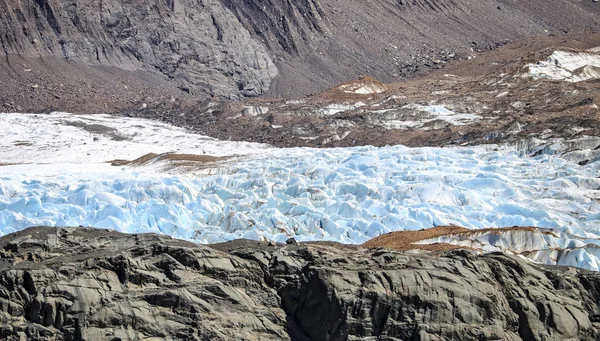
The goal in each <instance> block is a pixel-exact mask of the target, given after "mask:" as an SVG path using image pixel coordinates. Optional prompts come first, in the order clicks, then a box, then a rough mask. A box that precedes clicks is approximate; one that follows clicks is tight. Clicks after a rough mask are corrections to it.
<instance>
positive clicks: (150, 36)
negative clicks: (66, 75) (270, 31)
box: [0, 0, 277, 97]
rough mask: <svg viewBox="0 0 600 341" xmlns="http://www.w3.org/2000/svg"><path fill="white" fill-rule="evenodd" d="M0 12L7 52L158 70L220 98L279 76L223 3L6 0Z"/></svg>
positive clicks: (258, 90)
mask: <svg viewBox="0 0 600 341" xmlns="http://www.w3.org/2000/svg"><path fill="white" fill-rule="evenodd" d="M0 11H2V12H3V15H2V16H1V17H0V27H1V29H2V32H5V33H4V34H3V35H1V36H0V44H1V45H2V47H3V50H4V53H5V54H21V55H25V56H30V57H36V56H42V57H43V56H58V57H61V58H66V59H68V60H71V61H73V62H76V63H84V64H94V65H106V66H117V67H119V68H122V69H126V70H136V69H146V70H151V71H157V72H159V73H161V74H163V75H165V76H167V77H168V78H170V79H174V80H175V82H177V83H179V84H180V85H181V86H182V88H184V89H189V88H190V87H191V88H195V89H196V90H198V92H200V93H204V94H211V95H216V96H220V97H240V96H257V95H260V94H263V93H264V92H266V91H267V90H268V89H269V85H270V83H271V79H272V78H274V77H275V76H276V75H277V68H276V67H275V65H274V64H273V60H272V57H271V55H270V54H269V51H268V50H267V49H266V47H265V46H263V45H262V44H260V43H259V42H257V41H255V40H254V39H252V38H251V36H250V33H249V32H248V31H247V30H246V29H245V28H244V27H243V26H242V25H241V24H240V23H239V22H238V21H237V20H236V18H235V17H234V16H233V15H232V14H231V13H230V12H229V11H228V10H227V9H225V8H224V7H223V6H221V5H220V3H219V2H218V1H217V0H202V1H194V0H166V1H155V0H143V1H110V0H109V1H105V0H103V1H96V0H85V1H71V0H35V1H33V0H31V1H20V2H17V3H15V2H14V1H9V0H3V1H1V2H0ZM187 91H189V90H187Z"/></svg>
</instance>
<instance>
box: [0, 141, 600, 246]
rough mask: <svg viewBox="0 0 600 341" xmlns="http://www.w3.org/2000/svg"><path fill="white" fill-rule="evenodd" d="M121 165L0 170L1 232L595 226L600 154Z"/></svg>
mask: <svg viewBox="0 0 600 341" xmlns="http://www.w3.org/2000/svg"><path fill="white" fill-rule="evenodd" d="M117 170H118V171H115V172H113V173H107V174H106V175H104V176H101V177H98V176H97V175H89V176H86V173H77V174H75V173H73V174H68V173H65V174H64V175H62V176H60V177H56V178H46V177H42V176H40V177H39V178H35V177H34V178H23V177H22V176H19V175H18V174H16V173H15V174H16V175H15V174H8V175H6V174H5V175H2V173H0V231H1V233H2V234H7V233H11V232H14V231H17V230H22V229H24V228H26V227H30V226H36V225H50V226H78V225H84V226H94V227H98V228H107V229H115V230H118V231H122V232H158V233H164V234H168V235H171V236H174V237H178V238H183V239H188V240H193V241H196V242H200V243H213V242H220V241H225V240H231V239H235V238H250V239H263V240H274V241H278V242H283V241H285V240H286V239H287V238H289V237H290V236H294V237H295V238H296V239H298V240H301V241H308V240H335V241H340V242H344V243H362V242H365V241H366V240H368V239H371V238H373V237H376V236H378V235H381V234H383V233H387V232H390V231H398V230H417V229H423V228H430V227H433V226H438V225H443V224H449V223H453V224H457V225H461V226H465V227H469V228H484V227H507V226H514V225H518V226H537V227H547V228H557V229H559V230H561V231H565V232H568V233H570V234H572V235H576V236H581V237H585V238H596V237H598V236H599V235H600V201H599V199H600V190H599V189H600V179H599V178H598V176H599V174H600V161H596V162H593V163H590V164H587V165H585V166H580V165H578V164H576V163H574V162H570V161H567V160H565V159H561V158H560V157H556V156H551V155H544V154H542V155H539V156H537V157H527V156H521V155H519V153H518V152H514V151H510V150H509V149H503V148H500V149H499V150H493V149H491V148H489V147H474V148H447V149H441V148H406V147H402V146H394V147H385V148H373V147H360V148H350V149H327V150H315V149H287V150H274V151H272V152H270V153H268V154H266V155H262V156H255V157H254V159H251V158H246V159H244V160H241V161H236V162H234V163H228V164H223V165H222V166H220V167H219V168H218V169H215V170H213V172H214V173H215V174H213V175H193V174H183V175H172V174H171V175H169V174H157V173H149V172H144V171H143V170H142V169H135V168H121V169H117Z"/></svg>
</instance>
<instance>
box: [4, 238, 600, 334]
mask: <svg viewBox="0 0 600 341" xmlns="http://www.w3.org/2000/svg"><path fill="white" fill-rule="evenodd" d="M0 249H1V252H0V288H1V290H0V319H1V320H2V322H3V323H2V324H1V325H0V337H2V338H6V339H8V340H19V339H28V340H47V339H53V340H92V339H110V340H123V339H133V340H141V339H149V338H160V339H167V340H173V339H187V340H207V339H210V340H229V339H234V338H235V339H246V340H273V339H281V340H357V339H361V340H451V339H460V340H498V339H503V340H549V339H563V340H596V339H597V338H598V337H599V335H598V330H599V328H600V325H599V323H600V305H599V304H598V302H599V299H600V290H599V288H600V277H599V275H598V274H597V273H589V272H586V271H581V270H575V269H572V268H560V267H542V266H536V265H532V264H529V263H526V262H524V261H522V260H519V259H517V258H514V257H509V256H505V255H500V254H490V255H486V256H476V255H475V254H472V253H470V252H468V251H451V252H446V253H439V254H414V253H402V252H398V251H391V250H386V249H379V248H375V249H367V248H363V247H358V246H343V245H338V244H332V243H310V244H290V245H267V244H264V243H258V242H250V241H243V240H238V241H235V242H230V243H226V244H220V245H212V246H198V245H195V244H191V243H188V242H183V241H178V240H174V239H170V238H168V237H165V236H158V235H152V234H142V235H124V234H119V233H117V232H113V231H107V230H103V229H89V228H49V227H36V228H30V229H27V230H24V231H21V232H18V233H16V234H12V235H8V236H5V237H3V238H1V239H0Z"/></svg>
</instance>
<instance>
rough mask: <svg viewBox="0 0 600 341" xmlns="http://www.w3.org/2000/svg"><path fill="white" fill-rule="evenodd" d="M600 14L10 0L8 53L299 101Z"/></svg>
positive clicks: (559, 5)
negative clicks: (308, 95) (356, 81)
mask: <svg viewBox="0 0 600 341" xmlns="http://www.w3.org/2000/svg"><path fill="white" fill-rule="evenodd" d="M599 12H600V6H599V5H598V4H597V3H593V2H592V1H591V0H590V1H587V0H586V1H581V2H567V1H562V0H550V1H537V0H535V1H527V2H523V1H519V2H513V1H497V0H483V1H475V2H473V1H467V0H443V1H435V2H431V1H423V0H418V1H395V0H394V1H392V0H376V1H370V2H365V1H319V0H269V1H262V0H261V1H258V0H250V1H247V0H160V1H159V0H121V1H119V0H81V1H74V0H21V1H11V0H0V14H1V15H0V32H2V34H0V45H1V46H2V51H0V54H4V55H14V54H18V55H20V56H22V57H28V58H39V57H42V58H48V57H58V58H66V59H68V60H69V61H72V62H73V63H75V64H85V65H103V66H114V67H118V68H120V69H124V70H145V71H151V72H154V73H158V74H160V75H162V76H165V77H166V78H167V79H169V80H171V82H172V83H174V84H176V85H178V86H180V88H182V89H184V90H185V91H186V92H190V91H193V92H195V93H196V94H197V95H216V96H220V97H226V98H227V97H229V98H239V97H243V96H259V95H263V94H270V95H283V96H297V95H302V94H306V93H310V92H315V91H319V90H323V89H325V88H328V87H331V86H333V85H335V84H338V83H341V82H344V81H348V80H351V79H355V78H358V77H359V76H361V75H365V74H368V75H371V76H374V77H376V78H378V79H380V80H382V81H385V82H388V81H392V80H394V79H398V78H400V77H404V76H409V75H413V74H418V73H423V72H426V70H428V69H430V68H436V67H438V66H440V65H442V64H443V63H444V62H445V61H446V60H451V59H455V58H464V57H466V56H467V55H468V54H470V53H472V51H473V50H475V51H477V50H486V49H489V48H493V47H496V46H498V45H499V44H503V43H504V42H506V41H507V40H516V39H519V38H521V37H525V36H530V35H536V34H541V35H545V34H548V33H562V32H567V31H585V30H598V29H599V28H600V26H599V25H600V19H599V17H598V13H599ZM8 61H9V59H6V60H5V61H4V63H6V62H8ZM5 67H6V65H5ZM7 77H8V76H7ZM11 77H14V75H13V76H11ZM25 86H27V85H25Z"/></svg>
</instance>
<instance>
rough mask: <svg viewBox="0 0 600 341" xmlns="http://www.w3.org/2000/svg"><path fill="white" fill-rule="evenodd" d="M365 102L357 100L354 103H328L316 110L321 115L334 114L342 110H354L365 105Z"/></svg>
mask: <svg viewBox="0 0 600 341" xmlns="http://www.w3.org/2000/svg"><path fill="white" fill-rule="evenodd" d="M364 105H365V103H363V102H356V103H354V104H351V103H333V104H329V105H326V106H324V107H322V108H320V109H317V110H316V114H317V115H319V116H332V115H335V114H337V113H340V112H344V111H348V110H354V109H357V108H360V107H362V106H364Z"/></svg>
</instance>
